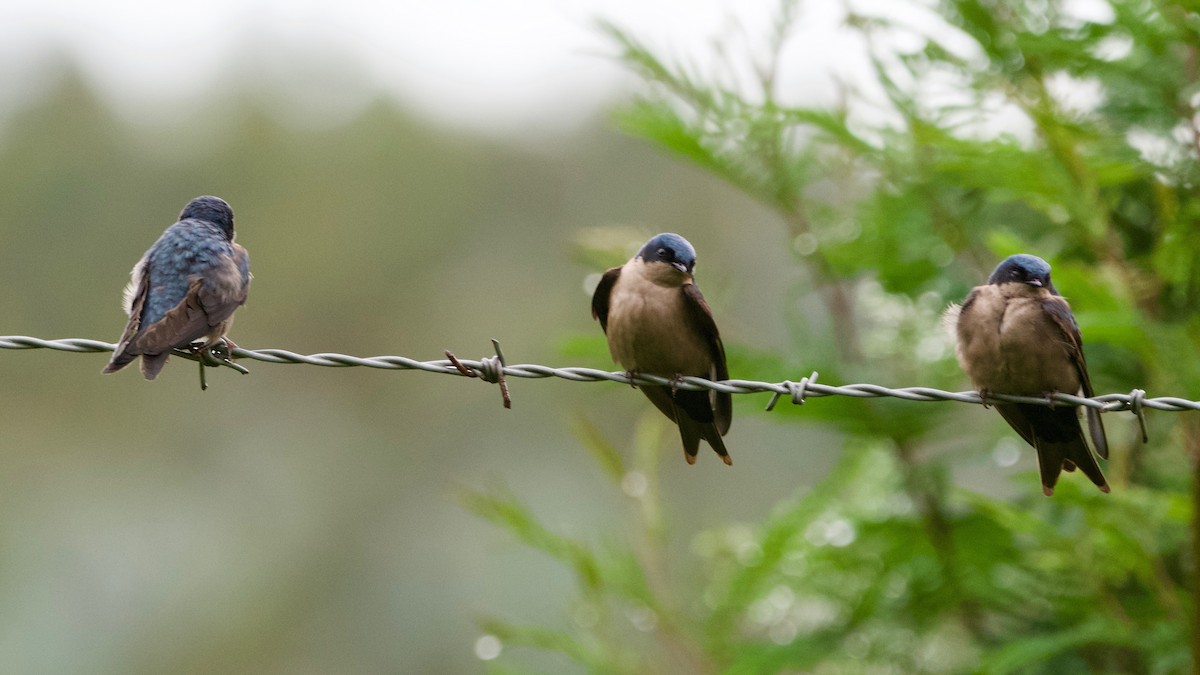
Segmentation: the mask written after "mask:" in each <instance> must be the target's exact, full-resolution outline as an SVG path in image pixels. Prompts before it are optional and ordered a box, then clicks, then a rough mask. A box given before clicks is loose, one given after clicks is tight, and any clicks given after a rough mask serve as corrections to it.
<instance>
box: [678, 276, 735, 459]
mask: <svg viewBox="0 0 1200 675" xmlns="http://www.w3.org/2000/svg"><path fill="white" fill-rule="evenodd" d="M682 290H683V297H684V303H683V304H684V307H686V308H687V313H688V319H689V321H690V322H691V324H692V325H691V328H692V330H695V331H698V332H699V334H700V335H701V336H703V338H704V341H705V343H706V344H707V345H708V353H709V356H710V357H711V358H712V364H713V365H712V370H711V372H710V373H709V377H711V378H712V379H713V380H728V379H729V367H728V366H727V365H726V363H725V345H724V344H722V342H721V333H720V331H718V330H717V322H716V321H714V320H713V315H712V310H711V309H709V307H708V302H706V301H705V300H704V294H703V293H701V292H700V288H699V287H697V286H696V284H684V285H683V289H682ZM710 398H711V400H712V406H713V422H714V423H715V424H716V425H717V430H718V431H719V432H721V435H722V436H724V435H725V434H726V433H728V432H729V424H730V422H731V421H732V420H733V397H732V396H730V395H729V394H726V393H724V392H718V391H713V392H712V395H711V397H710Z"/></svg>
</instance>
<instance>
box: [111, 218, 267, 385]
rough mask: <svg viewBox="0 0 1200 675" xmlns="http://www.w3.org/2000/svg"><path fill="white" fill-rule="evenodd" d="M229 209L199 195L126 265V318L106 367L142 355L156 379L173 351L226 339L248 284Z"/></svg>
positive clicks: (242, 251) (243, 253)
mask: <svg viewBox="0 0 1200 675" xmlns="http://www.w3.org/2000/svg"><path fill="white" fill-rule="evenodd" d="M233 237H234V232H233V210H232V209H230V208H229V204H226V203H225V201H224V200H223V199H219V198H217V197H209V196H205V197H196V198H195V199H193V200H192V201H190V202H188V204H187V206H185V207H183V211H182V212H181V213H180V214H179V221H178V222H177V223H175V224H174V225H172V226H170V227H168V228H167V229H166V231H165V232H163V234H162V236H161V237H159V238H158V241H156V242H154V245H153V246H151V247H150V250H148V251H146V254H145V255H143V256H142V259H141V260H139V261H138V263H137V264H136V265H134V267H133V271H132V272H130V275H129V276H130V279H129V285H128V286H126V287H125V304H124V307H125V313H126V314H128V315H129V323H128V324H127V325H126V326H125V332H124V334H122V335H121V340H120V341H119V342H118V343H117V348H116V351H115V352H113V356H112V360H110V361H109V362H108V365H107V366H105V367H104V372H106V373H112V372H116V371H118V370H120V369H121V368H124V367H125V366H126V365H127V364H129V362H130V361H133V360H134V359H135V358H137V357H139V356H140V357H142V374H143V375H145V377H146V379H147V380H153V379H154V377H155V376H156V375H158V372H159V371H160V370H162V367H163V365H164V364H166V362H167V358H168V357H169V356H170V355H171V350H172V349H175V348H180V347H187V346H188V345H191V344H192V343H193V342H197V341H203V342H204V345H203V347H201V349H206V348H208V347H211V346H212V345H213V344H214V343H216V342H217V341H218V340H223V339H224V338H225V333H227V332H228V331H229V326H230V324H232V323H233V312H234V310H236V309H237V308H238V307H241V306H242V305H243V304H245V302H246V297H247V294H248V293H249V290H250V256H249V254H247V253H246V249H244V248H242V247H241V246H240V245H238V244H235V243H234V241H233Z"/></svg>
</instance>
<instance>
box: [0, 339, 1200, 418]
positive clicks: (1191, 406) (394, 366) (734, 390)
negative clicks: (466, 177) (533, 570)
mask: <svg viewBox="0 0 1200 675" xmlns="http://www.w3.org/2000/svg"><path fill="white" fill-rule="evenodd" d="M495 347H496V349H497V352H499V345H498V344H496V345H495ZM115 348H116V345H113V344H111V343H108V342H101V341H99V340H88V339H85V338H65V339H61V340H43V339H40V338H34V337H25V336H21V335H10V336H3V337H0V349H55V350H59V351H65V352H83V353H90V352H111V351H113V349H115ZM174 354H175V355H177V356H180V357H183V358H190V359H193V360H195V359H196V358H197V357H196V356H194V355H192V354H189V353H188V352H185V351H179V350H176V351H175V352H174ZM233 356H234V357H236V358H243V359H251V360H254V361H262V362H264V363H290V364H305V365H310V366H325V367H329V368H350V367H356V366H359V367H364V368H381V369H384V370H422V371H425V372H427V373H440V374H442V375H457V376H459V377H469V376H470V375H467V374H465V373H464V372H463V371H462V370H460V369H459V368H458V366H457V365H455V363H456V362H457V363H458V364H461V365H463V366H465V367H466V368H468V369H470V371H472V372H473V373H474V376H475V377H481V378H483V379H484V380H485V381H489V382H496V381H497V379H498V375H500V374H503V375H504V376H506V377H523V378H534V379H538V378H547V377H558V378H562V379H564V380H571V381H573V382H599V381H602V380H610V381H612V382H621V383H623V384H643V385H645V384H654V385H664V386H672V387H675V388H678V389H687V390H703V389H713V390H716V391H720V392H724V393H729V394H759V393H770V394H773V396H772V397H771V399H772V400H771V403H770V405H769V406H768V409H770V408H771V407H774V405H775V402H776V401H777V400H778V399H779V397H782V396H787V397H789V398H790V399H791V400H792V402H793V403H795V404H797V405H799V404H803V403H804V401H805V400H806V399H808V398H820V397H823V396H851V397H854V398H880V397H885V396H890V397H894V398H900V399H904V400H906V401H957V402H959V403H974V404H976V405H981V404H985V403H993V402H997V401H1002V402H1011V403H1031V404H1034V405H1045V406H1055V405H1067V406H1087V407H1089V408H1095V409H1097V410H1101V411H1104V412H1117V411H1122V410H1131V411H1133V412H1134V413H1135V414H1137V415H1138V416H1139V418H1140V417H1141V412H1142V411H1143V410H1145V409H1152V410H1164V411H1168V412H1182V411H1200V401H1191V400H1188V399H1184V398H1176V397H1173V396H1163V397H1158V398H1147V397H1146V395H1145V392H1144V391H1142V390H1140V389H1134V390H1133V391H1132V392H1130V393H1128V394H1104V395H1101V396H1094V397H1092V398H1083V397H1080V396H1073V395H1071V394H1062V393H1056V394H1054V395H1052V396H1050V397H1040V396H1010V395H1006V394H989V395H988V400H987V401H986V402H985V401H984V400H983V399H982V398H981V397H980V396H979V392H977V391H960V392H953V391H943V390H941V389H933V388H930V387H900V388H895V389H894V388H890V387H883V386H880V385H877V384H846V385H841V386H834V385H828V384H819V383H817V381H816V379H817V374H816V373H815V372H814V373H812V375H810V376H808V377H805V378H802V379H801V380H800V381H799V382H792V381H790V380H784V381H783V382H758V381H754V380H723V381H720V382H714V381H712V380H706V379H704V378H702V377H681V378H678V379H675V380H672V379H669V378H665V377H659V376H657V375H644V374H637V375H634V376H632V377H631V376H630V374H629V373H624V372H620V371H616V372H609V371H605V370H597V369H595V368H578V367H571V368H552V367H550V366H543V365H537V364H518V365H501V364H500V363H499V359H498V358H495V357H492V358H488V359H484V360H482V361H471V360H468V359H458V358H455V359H454V360H453V361H451V360H449V359H440V360H437V361H418V360H416V359H410V358H406V357H403V356H369V357H360V356H350V355H347V354H336V353H321V354H308V355H304V354H297V353H295V352H290V351H288V350H286V349H257V350H255V349H242V348H240V347H239V348H237V349H235V350H233Z"/></svg>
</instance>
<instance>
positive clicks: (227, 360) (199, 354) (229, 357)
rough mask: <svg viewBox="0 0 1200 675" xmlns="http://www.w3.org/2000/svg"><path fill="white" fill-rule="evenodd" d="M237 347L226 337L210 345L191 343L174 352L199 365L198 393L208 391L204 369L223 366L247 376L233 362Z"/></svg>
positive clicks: (243, 369)
mask: <svg viewBox="0 0 1200 675" xmlns="http://www.w3.org/2000/svg"><path fill="white" fill-rule="evenodd" d="M237 348H238V346H237V345H236V344H235V343H234V342H233V340H230V339H229V338H227V337H222V338H221V339H219V340H214V341H213V342H211V343H208V344H205V343H203V342H193V343H192V344H190V345H188V346H187V347H186V348H184V349H181V350H176V352H177V353H179V354H180V355H181V356H183V357H184V358H189V359H193V360H195V361H196V363H198V364H200V391H207V390H208V379H207V378H206V376H205V374H204V367H205V366H208V367H210V368H217V367H219V366H225V367H227V368H233V369H234V370H236V371H238V372H239V373H241V374H243V375H247V374H249V372H250V371H249V370H247V369H246V368H245V367H244V366H240V365H238V364H236V363H234V361H233V350H235V349H237Z"/></svg>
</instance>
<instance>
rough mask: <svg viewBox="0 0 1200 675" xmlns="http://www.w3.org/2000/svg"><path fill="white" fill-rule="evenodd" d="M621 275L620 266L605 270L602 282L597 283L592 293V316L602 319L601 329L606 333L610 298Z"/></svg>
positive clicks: (601, 278)
mask: <svg viewBox="0 0 1200 675" xmlns="http://www.w3.org/2000/svg"><path fill="white" fill-rule="evenodd" d="M620 276H621V268H620V267H614V268H612V269H610V270H609V271H607V272H605V273H604V276H602V277H600V283H598V284H596V291H595V292H594V293H592V318H593V319H599V320H600V329H601V330H603V331H604V332H605V333H607V332H608V300H609V298H610V297H611V296H612V289H613V286H616V285H617V278H618V277H620Z"/></svg>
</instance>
